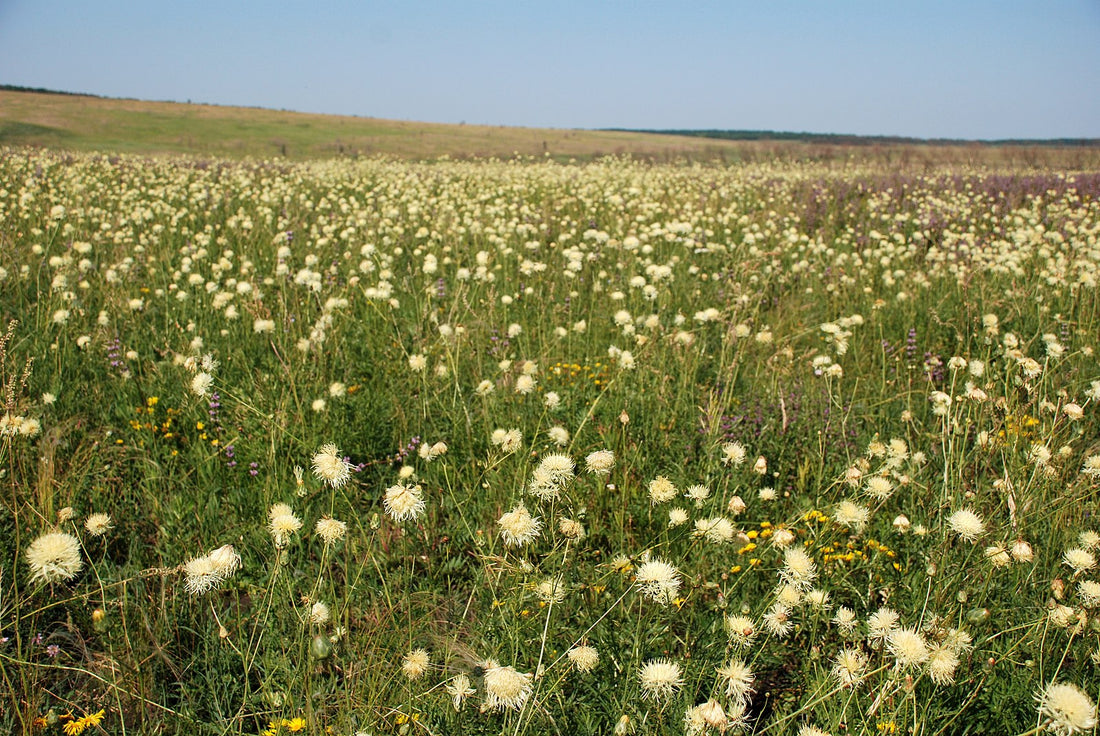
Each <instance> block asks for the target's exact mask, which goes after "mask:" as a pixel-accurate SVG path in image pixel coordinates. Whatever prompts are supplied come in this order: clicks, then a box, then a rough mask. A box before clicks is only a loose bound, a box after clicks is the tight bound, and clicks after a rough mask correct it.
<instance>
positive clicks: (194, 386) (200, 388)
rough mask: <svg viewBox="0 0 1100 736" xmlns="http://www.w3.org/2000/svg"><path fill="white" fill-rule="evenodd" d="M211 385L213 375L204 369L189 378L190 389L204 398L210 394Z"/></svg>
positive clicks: (212, 383)
mask: <svg viewBox="0 0 1100 736" xmlns="http://www.w3.org/2000/svg"><path fill="white" fill-rule="evenodd" d="M212 385H214V377H213V376H212V375H210V374H209V373H206V372H205V371H203V372H200V373H196V374H195V377H194V378H192V379H191V391H193V392H194V393H195V394H196V395H198V396H202V397H204V398H205V397H207V396H209V395H210V387H211V386H212Z"/></svg>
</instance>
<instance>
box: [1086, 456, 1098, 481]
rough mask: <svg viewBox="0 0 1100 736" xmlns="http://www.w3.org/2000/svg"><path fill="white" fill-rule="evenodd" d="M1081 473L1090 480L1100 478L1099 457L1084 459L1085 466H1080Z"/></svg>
mask: <svg viewBox="0 0 1100 736" xmlns="http://www.w3.org/2000/svg"><path fill="white" fill-rule="evenodd" d="M1081 473H1082V475H1087V476H1088V477H1090V478H1100V455H1089V456H1088V457H1086V458H1085V464H1084V465H1082V466H1081Z"/></svg>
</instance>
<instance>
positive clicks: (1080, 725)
mask: <svg viewBox="0 0 1100 736" xmlns="http://www.w3.org/2000/svg"><path fill="white" fill-rule="evenodd" d="M1036 699H1037V700H1038V701H1039V713H1040V714H1041V715H1042V716H1043V717H1044V718H1046V719H1048V720H1049V721H1050V725H1049V728H1050V730H1051V731H1053V732H1054V733H1056V734H1058V736H1072V734H1075V733H1081V732H1083V731H1088V730H1089V729H1091V728H1095V727H1096V704H1095V703H1093V702H1092V699H1091V698H1089V696H1088V695H1086V694H1085V692H1084V691H1083V690H1081V688H1079V687H1077V686H1076V685H1073V684H1070V683H1068V682H1052V683H1050V684H1049V685H1047V686H1046V688H1045V689H1044V690H1043V691H1042V692H1041V693H1039V694H1038V695H1037V696H1036Z"/></svg>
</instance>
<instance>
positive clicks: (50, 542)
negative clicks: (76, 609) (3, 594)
mask: <svg viewBox="0 0 1100 736" xmlns="http://www.w3.org/2000/svg"><path fill="white" fill-rule="evenodd" d="M25 558H26V560H27V564H28V565H30V568H31V582H34V581H35V580H44V581H46V582H47V583H60V582H62V581H64V580H72V579H73V578H75V577H76V575H77V573H79V572H80V571H81V569H82V568H83V567H84V561H83V560H82V559H81V558H80V542H79V541H77V538H76V537H74V536H73V535H72V534H66V533H65V532H49V533H47V534H43V535H42V536H40V537H38V539H35V540H34V541H33V542H31V545H30V546H29V547H27V552H26V555H25Z"/></svg>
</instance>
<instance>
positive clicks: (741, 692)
mask: <svg viewBox="0 0 1100 736" xmlns="http://www.w3.org/2000/svg"><path fill="white" fill-rule="evenodd" d="M718 676H719V677H721V678H722V681H723V682H725V683H726V696H727V697H730V698H736V699H737V700H740V701H742V702H745V703H747V702H748V701H749V698H751V697H752V694H753V692H755V688H754V687H753V686H752V683H753V682H755V681H756V675H754V674H753V672H752V668H751V667H749V666H748V665H747V664H745V662H744V661H743V660H741V659H737V658H736V657H735V658H733V659H731V660H730V661H729V662H727V663H726V665H725V666H723V667H719V668H718Z"/></svg>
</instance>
